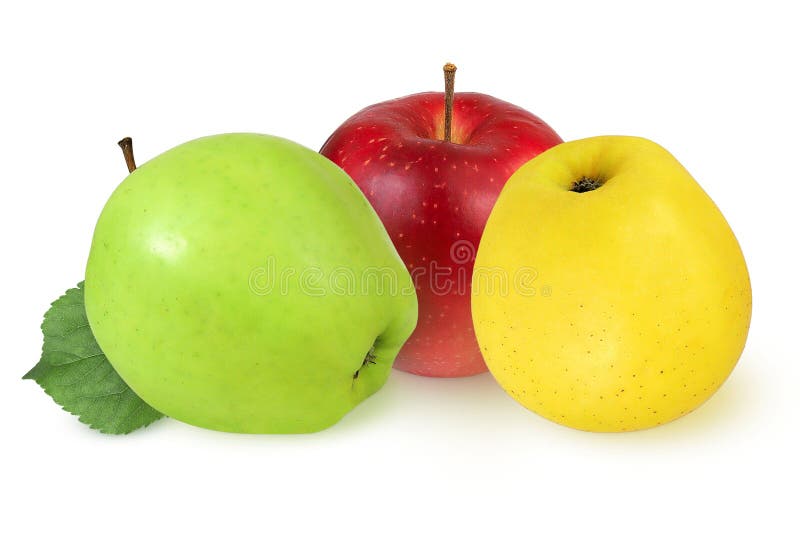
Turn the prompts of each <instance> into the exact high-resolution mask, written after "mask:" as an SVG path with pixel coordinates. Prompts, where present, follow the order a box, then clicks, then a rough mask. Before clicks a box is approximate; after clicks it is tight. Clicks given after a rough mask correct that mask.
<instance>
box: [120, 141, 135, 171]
mask: <svg viewBox="0 0 800 534" xmlns="http://www.w3.org/2000/svg"><path fill="white" fill-rule="evenodd" d="M117 144H118V145H119V147H120V148H121V149H122V155H123V156H125V165H127V166H128V172H133V171H135V170H136V160H134V159H133V139H131V138H130V137H125V138H124V139H121V140H120V141H119V143H117Z"/></svg>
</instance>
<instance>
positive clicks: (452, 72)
mask: <svg viewBox="0 0 800 534" xmlns="http://www.w3.org/2000/svg"><path fill="white" fill-rule="evenodd" d="M455 87H456V66H455V65H453V64H452V63H445V65H444V140H445V141H448V142H449V141H450V139H451V138H452V135H453V97H454V96H455V94H456V89H455Z"/></svg>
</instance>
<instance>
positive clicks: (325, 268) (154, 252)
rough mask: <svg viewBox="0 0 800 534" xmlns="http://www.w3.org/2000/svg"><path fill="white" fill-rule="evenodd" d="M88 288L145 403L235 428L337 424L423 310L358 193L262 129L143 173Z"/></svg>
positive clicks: (91, 267)
mask: <svg viewBox="0 0 800 534" xmlns="http://www.w3.org/2000/svg"><path fill="white" fill-rule="evenodd" d="M129 155H131V154H129ZM131 156H132V155H131ZM128 159H129V168H135V164H133V158H132V157H130V158H128ZM85 292H86V312H87V315H88V318H89V323H90V326H91V329H92V332H93V333H94V335H95V337H96V339H97V341H98V343H99V345H100V347H101V348H102V349H103V351H104V352H105V353H106V355H107V357H108V359H109V361H110V362H111V364H112V365H113V367H114V368H115V369H116V371H117V372H118V373H119V374H120V376H121V377H122V379H123V380H124V381H125V382H126V383H127V384H128V385H129V386H130V387H131V388H132V389H133V390H134V391H135V392H136V393H137V394H138V395H139V396H140V397H142V399H144V401H145V402H147V403H148V404H150V405H152V406H153V407H154V408H155V409H157V410H159V411H161V412H163V413H165V414H166V415H168V416H170V417H173V418H175V419H179V420H181V421H184V422H187V423H190V424H193V425H197V426H200V427H205V428H210V429H215V430H223V431H230V432H246V433H295V432H312V431H317V430H321V429H323V428H326V427H328V426H330V425H332V424H334V423H335V422H336V421H338V420H339V419H340V418H341V417H342V416H343V415H344V414H345V413H347V412H348V411H349V410H351V409H352V408H353V407H354V406H356V405H357V404H358V403H359V402H361V401H362V400H364V399H365V398H366V397H368V396H369V395H371V394H372V393H374V392H375V391H377V390H378V389H379V388H380V387H381V386H382V385H383V384H384V382H385V381H386V379H387V376H388V374H389V372H390V370H391V366H392V362H393V360H394V358H395V356H396V354H397V352H398V350H399V349H400V347H401V346H402V345H403V343H404V342H405V340H406V338H408V336H409V335H410V334H411V331H412V330H413V328H414V324H415V322H416V317H417V304H416V297H415V294H414V288H413V284H412V280H411V277H410V276H409V273H408V271H406V269H405V267H404V265H403V262H402V260H401V259H400V257H399V256H398V254H397V252H396V250H395V248H394V246H393V245H392V242H391V240H390V239H389V237H388V235H387V234H386V231H385V230H384V228H383V226H382V225H381V222H380V220H379V219H378V217H377V215H376V214H375V212H374V210H373V209H372V207H371V206H370V204H369V202H367V200H366V199H365V198H364V196H363V195H362V194H361V192H360V191H359V190H358V188H357V187H356V186H355V184H353V182H352V181H351V180H350V179H349V178H348V177H347V175H346V174H345V173H344V172H342V170H341V169H339V168H338V167H337V166H336V165H334V164H332V163H331V162H330V161H328V160H327V159H325V158H323V157H322V156H320V155H319V154H318V153H316V152H314V151H312V150H310V149H307V148H304V147H302V146H300V145H298V144H295V143H293V142H291V141H287V140H285V139H281V138H278V137H271V136H267V135H256V134H227V135H217V136H212V137H205V138H201V139H197V140H195V141H191V142H188V143H186V144H183V145H180V146H178V147H176V148H174V149H172V150H169V151H167V152H165V153H164V154H162V155H160V156H158V157H156V158H155V159H153V160H151V161H149V162H147V163H146V164H144V165H143V166H141V167H139V168H136V169H135V170H133V172H132V173H131V174H130V175H129V176H128V177H127V178H126V179H125V181H123V182H122V184H121V185H120V186H119V187H118V188H117V190H116V191H115V192H114V193H113V195H112V196H111V198H110V199H109V201H108V203H107V204H106V206H105V208H104V209H103V212H102V214H101V215H100V219H99V221H98V222H97V227H96V229H95V233H94V238H93V240H92V247H91V253H90V255H89V260H88V265H87V267H86V284H85Z"/></svg>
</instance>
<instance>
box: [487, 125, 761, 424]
mask: <svg viewBox="0 0 800 534" xmlns="http://www.w3.org/2000/svg"><path fill="white" fill-rule="evenodd" d="M473 291H474V294H473V300H472V313H473V316H474V319H475V330H476V333H477V336H478V340H479V342H480V345H481V349H482V351H483V355H484V357H485V358H486V362H487V364H488V366H489V370H490V371H491V373H492V374H493V375H494V377H495V379H496V380H497V382H498V383H499V384H500V385H501V386H502V387H503V388H504V389H505V390H506V391H507V392H508V393H509V394H510V395H511V396H512V397H513V398H514V399H516V400H517V401H519V402H520V403H521V404H522V405H523V406H525V407H527V408H529V409H530V410H533V411H534V412H536V413H538V414H540V415H542V416H544V417H546V418H548V419H550V420H552V421H555V422H557V423H561V424H564V425H567V426H570V427H573V428H578V429H582V430H590V431H626V430H638V429H643V428H648V427H652V426H656V425H659V424H662V423H666V422H667V421H670V420H673V419H675V418H677V417H680V416H682V415H684V414H687V413H689V412H690V411H692V410H694V409H695V408H697V406H699V405H700V404H701V403H702V402H704V401H705V400H706V399H708V398H709V397H710V396H711V395H712V394H713V393H714V392H715V391H716V390H717V389H718V388H719V387H720V385H722V383H723V382H724V381H725V379H726V378H727V377H728V375H729V374H730V373H731V371H732V369H733V367H734V366H735V365H736V362H737V361H738V359H739V356H740V354H741V353H742V350H743V348H744V344H745V339H746V337H747V331H748V327H749V324H750V313H751V291H750V281H749V277H748V273H747V267H746V265H745V261H744V257H743V256H742V251H741V250H740V248H739V244H738V243H737V241H736V237H734V235H733V232H732V231H731V229H730V227H729V226H728V223H727V222H726V221H725V218H724V217H723V216H722V213H720V211H719V209H717V207H716V206H715V205H714V202H713V201H712V200H711V199H710V198H709V197H708V195H706V193H705V192H704V191H703V189H702V188H701V187H700V186H699V185H698V184H697V182H695V180H694V179H693V178H692V176H691V175H690V174H689V173H688V172H687V171H686V169H684V167H682V166H681V164H680V163H678V161H677V160H676V159H675V158H674V157H673V156H672V155H671V154H670V153H669V152H667V151H666V150H665V149H663V148H662V147H660V146H659V145H657V144H655V143H653V142H651V141H648V140H646V139H642V138H637V137H616V136H608V137H595V138H591V139H584V140H580V141H572V142H568V143H564V144H562V145H559V146H556V147H554V148H551V149H550V150H548V151H547V152H545V153H543V154H541V155H540V156H538V157H537V158H535V159H534V160H533V161H531V162H530V163H528V164H526V165H524V166H523V167H522V168H520V169H519V170H518V171H517V172H516V173H515V174H514V176H512V177H511V179H510V180H509V181H508V183H507V184H506V187H505V189H504V190H503V192H502V193H501V195H500V198H499V199H498V201H497V204H496V205H495V207H494V210H493V211H492V214H491V216H490V217H489V221H488V223H487V224H486V230H485V231H484V234H483V240H482V241H481V244H480V248H479V250H478V255H477V259H476V264H475V272H474V278H473Z"/></svg>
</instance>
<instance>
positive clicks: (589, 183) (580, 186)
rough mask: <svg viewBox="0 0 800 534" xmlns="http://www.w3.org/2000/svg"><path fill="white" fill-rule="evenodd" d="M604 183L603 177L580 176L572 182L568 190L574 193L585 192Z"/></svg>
mask: <svg viewBox="0 0 800 534" xmlns="http://www.w3.org/2000/svg"><path fill="white" fill-rule="evenodd" d="M604 183H605V180H604V179H603V178H590V177H588V176H581V179H580V180H576V181H575V182H573V183H572V187H570V188H569V190H570V191H573V192H575V193H586V192H588V191H594V190H595V189H597V188H598V187H600V186H601V185H603V184H604Z"/></svg>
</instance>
